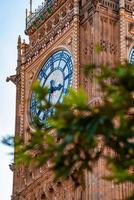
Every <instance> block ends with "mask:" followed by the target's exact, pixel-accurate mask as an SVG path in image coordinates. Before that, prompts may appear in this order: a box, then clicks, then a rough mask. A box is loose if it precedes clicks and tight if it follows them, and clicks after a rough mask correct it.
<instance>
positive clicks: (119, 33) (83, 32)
mask: <svg viewBox="0 0 134 200" xmlns="http://www.w3.org/2000/svg"><path fill="white" fill-rule="evenodd" d="M133 4H134V2H133V0H50V1H49V5H50V6H49V7H46V5H45V3H44V4H42V6H40V7H39V9H38V10H36V11H35V12H33V13H30V15H29V16H27V17H26V30H25V33H26V35H28V37H29V44H26V43H25V41H23V42H22V41H21V38H20V36H19V38H18V46H17V48H18V60H17V70H16V75H14V76H11V77H10V78H8V79H7V80H11V81H12V82H14V83H15V84H16V88H17V89H16V135H21V136H23V137H24V140H25V142H27V141H28V139H29V133H28V129H29V128H31V125H30V123H29V121H30V120H29V97H30V95H31V85H32V83H33V81H34V80H35V79H36V77H37V74H38V72H39V70H40V69H41V66H42V63H43V61H44V60H46V59H47V58H48V57H49V56H50V55H51V54H52V53H53V52H54V51H56V50H58V49H67V50H68V51H69V52H70V53H71V54H72V57H73V67H74V74H73V87H74V88H75V89H76V90H77V89H78V88H79V86H80V85H82V86H84V88H85V90H86V91H87V94H88V97H89V102H90V103H91V104H93V105H94V104H99V103H100V101H101V98H100V94H98V93H97V92H96V87H97V84H96V83H95V81H94V78H93V75H91V78H90V80H87V79H86V78H85V77H84V76H83V66H84V65H85V64H88V63H95V64H96V65H98V64H99V63H103V64H108V65H109V66H113V65H114V64H116V63H118V62H124V60H127V59H128V55H129V52H130V50H131V48H132V47H133V46H134V42H133V41H134V18H133ZM126 38H127V39H126ZM96 45H101V46H102V52H101V53H100V54H97V53H96V51H95V46H96ZM12 170H13V174H14V180H13V195H12V200H43V199H44V200H108V199H109V200H121V199H124V198H125V197H126V196H127V195H128V193H129V192H130V191H131V190H132V189H133V186H132V184H131V183H127V184H122V185H118V186H115V185H114V184H113V183H108V182H106V181H104V180H101V176H103V175H105V174H106V173H107V172H106V169H105V168H104V161H103V160H100V161H99V162H98V165H97V166H96V169H95V174H90V173H88V172H85V181H86V187H85V190H84V191H83V190H82V189H81V188H78V189H77V190H74V189H73V185H72V183H71V181H70V180H69V179H68V180H66V181H65V182H60V181H59V182H53V173H52V172H51V171H50V170H49V164H48V165H45V166H44V167H41V168H40V169H39V168H38V169H37V168H36V167H34V166H31V167H29V168H25V167H24V166H19V167H18V166H16V165H15V164H14V165H13V166H12Z"/></svg>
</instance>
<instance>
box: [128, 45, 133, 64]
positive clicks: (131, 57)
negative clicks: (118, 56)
mask: <svg viewBox="0 0 134 200" xmlns="http://www.w3.org/2000/svg"><path fill="white" fill-rule="evenodd" d="M129 63H131V64H134V47H133V48H132V49H131V51H130V54H129Z"/></svg>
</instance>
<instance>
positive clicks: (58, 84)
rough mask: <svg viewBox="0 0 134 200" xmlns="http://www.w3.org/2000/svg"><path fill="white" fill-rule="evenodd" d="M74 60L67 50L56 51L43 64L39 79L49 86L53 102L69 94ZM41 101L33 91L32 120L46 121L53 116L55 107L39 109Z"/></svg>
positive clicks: (60, 100) (31, 100)
mask: <svg viewBox="0 0 134 200" xmlns="http://www.w3.org/2000/svg"><path fill="white" fill-rule="evenodd" d="M72 77H73V62H72V56H71V54H70V53H69V52H68V51H67V50H59V51H56V52H54V53H53V54H52V55H51V56H50V57H49V58H48V59H47V60H46V61H45V62H44V64H43V66H42V68H41V69H40V71H39V73H38V75H37V80H38V81H39V83H40V85H41V86H42V87H46V86H47V87H48V96H47V100H48V101H49V102H50V103H52V104H56V103H59V102H60V103H61V102H62V100H63V97H64V96H65V95H66V94H67V92H68V88H69V87H70V86H71V85H72ZM39 105H40V102H39V101H38V100H37V98H36V94H35V93H34V92H33V93H32V95H31V99H30V117H31V121H32V122H33V121H34V118H35V117H37V118H38V119H39V120H40V122H42V123H43V122H45V121H46V119H47V118H48V117H49V116H51V115H52V114H53V112H54V109H53V108H51V109H46V110H43V111H42V110H40V109H39Z"/></svg>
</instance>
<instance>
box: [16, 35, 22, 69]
mask: <svg viewBox="0 0 134 200" xmlns="http://www.w3.org/2000/svg"><path fill="white" fill-rule="evenodd" d="M17 50H18V59H17V67H19V66H20V65H21V36H20V35H19V37H18V45H17Z"/></svg>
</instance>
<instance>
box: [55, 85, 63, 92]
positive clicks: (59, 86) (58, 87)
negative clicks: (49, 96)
mask: <svg viewBox="0 0 134 200" xmlns="http://www.w3.org/2000/svg"><path fill="white" fill-rule="evenodd" d="M62 87H63V85H61V84H60V83H59V85H58V86H55V87H53V92H55V91H56V90H60V89H61V88H62Z"/></svg>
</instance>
